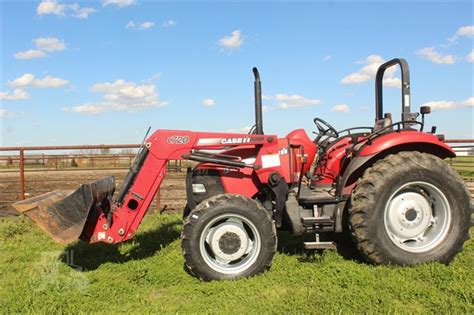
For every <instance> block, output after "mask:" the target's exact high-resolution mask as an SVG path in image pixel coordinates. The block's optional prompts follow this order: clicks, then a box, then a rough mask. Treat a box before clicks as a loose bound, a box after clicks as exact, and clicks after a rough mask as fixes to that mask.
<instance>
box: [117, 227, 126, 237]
mask: <svg viewBox="0 0 474 315" xmlns="http://www.w3.org/2000/svg"><path fill="white" fill-rule="evenodd" d="M124 234H125V230H124V229H123V228H120V229H119V230H118V235H120V236H122V235H124Z"/></svg>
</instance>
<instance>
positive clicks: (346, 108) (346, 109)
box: [331, 104, 349, 113]
mask: <svg viewBox="0 0 474 315" xmlns="http://www.w3.org/2000/svg"><path fill="white" fill-rule="evenodd" d="M331 111H333V112H338V113H347V112H349V106H347V105H346V104H339V105H336V106H334V107H333V108H331Z"/></svg>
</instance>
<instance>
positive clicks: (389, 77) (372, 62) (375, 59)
mask: <svg viewBox="0 0 474 315" xmlns="http://www.w3.org/2000/svg"><path fill="white" fill-rule="evenodd" d="M384 62H385V60H384V59H383V58H382V56H379V55H370V56H368V57H367V58H366V59H365V61H363V62H362V64H364V66H363V67H362V68H360V69H359V70H358V71H357V72H353V73H351V74H349V75H347V76H345V77H344V78H342V80H341V84H344V85H350V84H361V83H364V82H367V81H370V80H373V79H375V74H376V73H377V69H378V68H379V66H380V65H381V64H382V63H384ZM396 71H397V69H396V68H395V67H390V68H388V69H387V70H386V71H385V74H384V81H383V83H384V85H385V86H388V87H400V79H399V78H397V77H395V72H396Z"/></svg>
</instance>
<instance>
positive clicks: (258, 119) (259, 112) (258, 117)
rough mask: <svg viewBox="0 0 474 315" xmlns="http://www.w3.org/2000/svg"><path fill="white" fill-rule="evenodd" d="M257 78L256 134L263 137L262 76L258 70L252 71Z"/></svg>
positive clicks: (255, 84) (255, 87) (255, 83)
mask: <svg viewBox="0 0 474 315" xmlns="http://www.w3.org/2000/svg"><path fill="white" fill-rule="evenodd" d="M252 71H253V75H254V76H255V82H254V91H255V133H256V134H258V135H263V121H262V83H261V82H260V74H259V73H258V69H257V68H256V67H254V68H253V69H252Z"/></svg>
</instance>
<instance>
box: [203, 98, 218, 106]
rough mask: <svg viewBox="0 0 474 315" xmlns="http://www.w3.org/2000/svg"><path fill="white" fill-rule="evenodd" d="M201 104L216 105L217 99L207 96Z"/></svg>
mask: <svg viewBox="0 0 474 315" xmlns="http://www.w3.org/2000/svg"><path fill="white" fill-rule="evenodd" d="M201 105H204V106H207V107H211V106H214V105H216V101H215V100H213V99H212V98H205V99H203V100H202V101H201Z"/></svg>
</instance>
